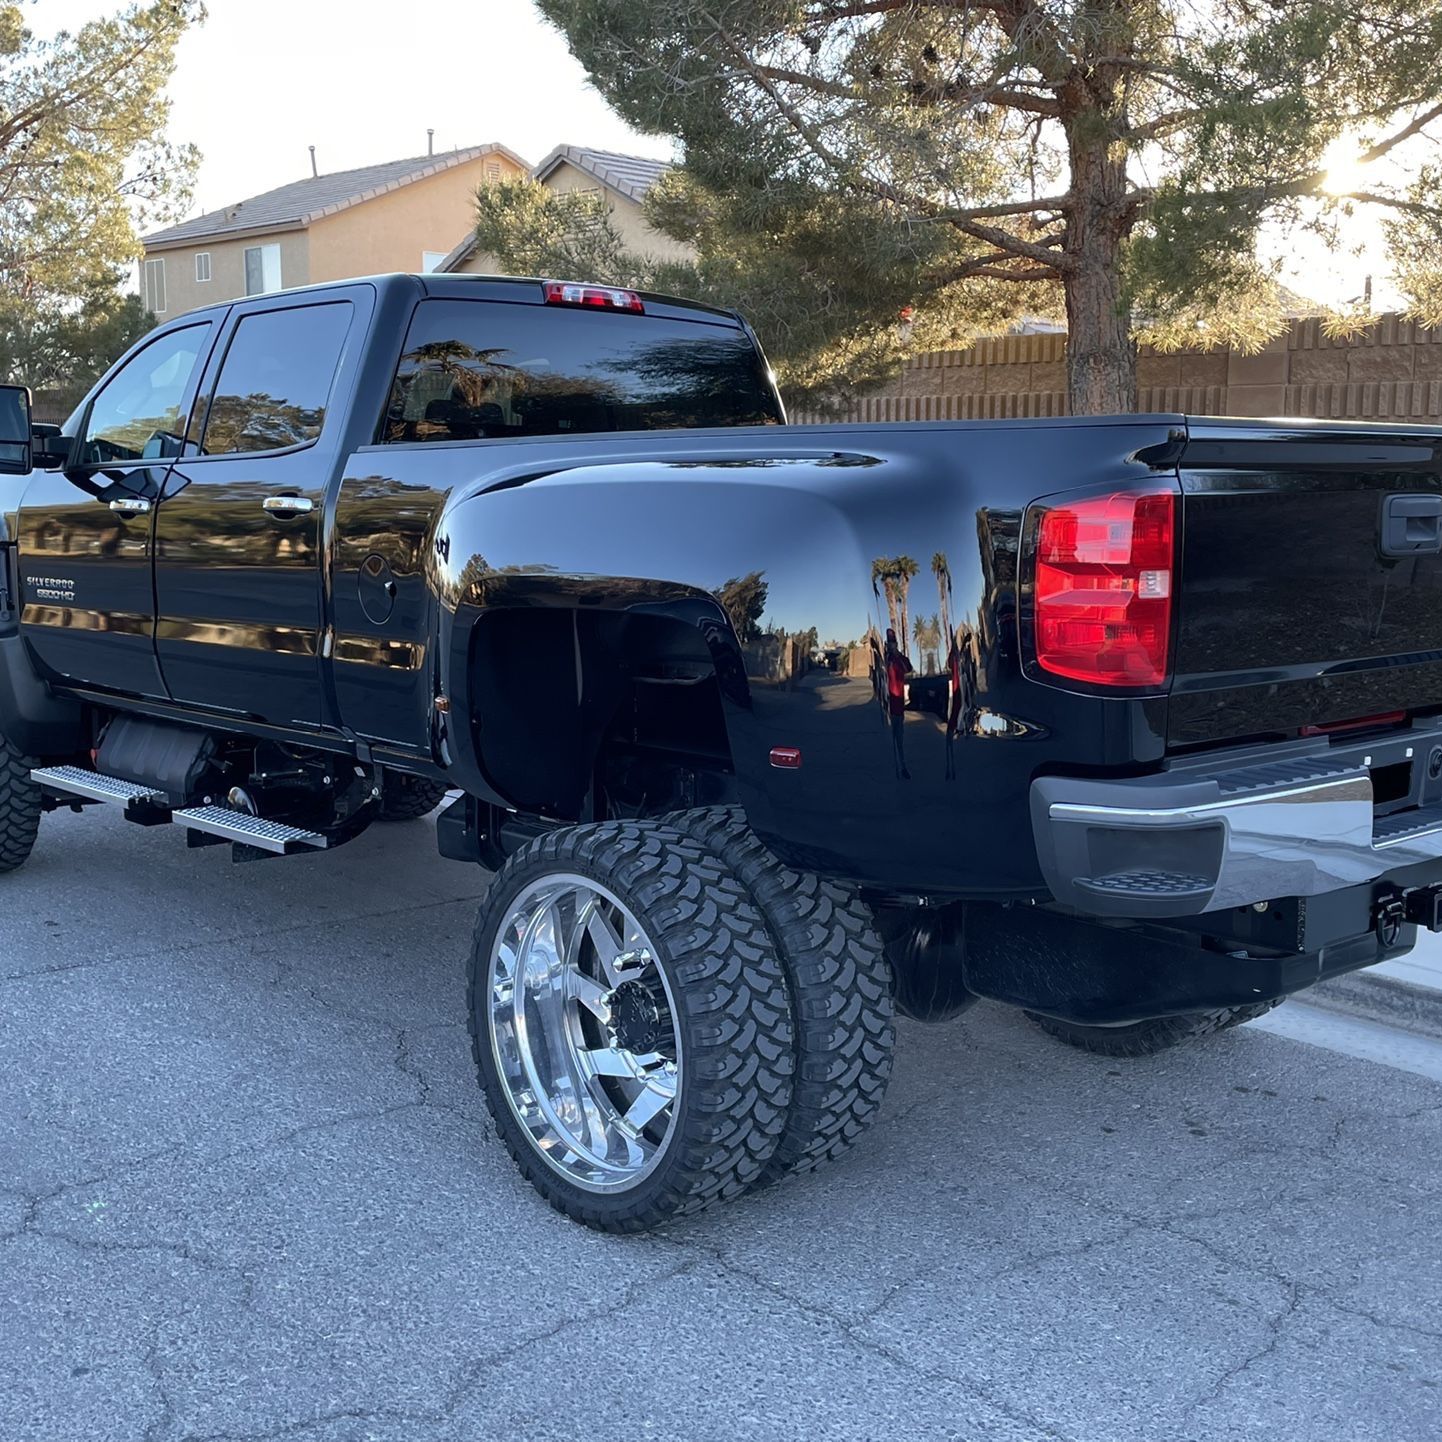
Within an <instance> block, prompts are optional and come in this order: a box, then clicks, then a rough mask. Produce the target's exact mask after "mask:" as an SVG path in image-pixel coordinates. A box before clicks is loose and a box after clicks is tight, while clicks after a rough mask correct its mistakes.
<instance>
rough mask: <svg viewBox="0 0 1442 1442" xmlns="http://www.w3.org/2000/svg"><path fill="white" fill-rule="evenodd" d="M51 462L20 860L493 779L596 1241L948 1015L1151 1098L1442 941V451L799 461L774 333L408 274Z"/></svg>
mask: <svg viewBox="0 0 1442 1442" xmlns="http://www.w3.org/2000/svg"><path fill="white" fill-rule="evenodd" d="M0 469H3V472H4V477H5V478H0V577H3V582H0V869H10V868H13V867H16V866H19V865H20V864H21V863H22V862H23V861H24V860H25V858H26V856H27V855H28V854H29V851H30V848H31V845H32V844H33V842H34V839H35V835H36V828H37V824H38V822H39V820H40V818H41V814H42V813H43V812H44V811H46V810H49V809H53V808H55V807H58V806H67V805H68V806H72V807H85V806H88V805H91V804H93V803H96V802H101V801H105V802H110V803H112V804H114V805H116V806H119V807H121V808H122V809H123V811H124V813H125V815H126V816H127V817H129V818H131V819H132V820H135V821H137V822H141V823H145V824H154V823H158V822H160V823H163V822H171V823H174V824H175V825H176V827H177V830H178V831H179V832H181V833H183V834H184V836H185V837H186V839H187V841H189V842H190V843H191V844H194V845H207V844H216V843H227V842H228V843H230V844H231V846H232V851H233V855H234V856H235V857H236V859H239V860H250V859H256V858H261V857H266V856H271V855H286V854H290V853H295V852H312V851H318V850H325V849H328V848H330V847H334V846H337V845H339V844H341V843H343V842H345V841H347V840H349V839H351V838H352V837H354V836H355V835H357V834H358V833H359V832H360V831H361V830H362V829H364V828H365V827H366V826H368V825H369V824H370V823H371V822H372V821H386V820H396V819H401V818H406V817H415V816H419V815H422V814H424V813H425V812H426V811H428V810H429V809H431V808H433V807H435V806H437V805H439V803H440V802H441V800H442V799H443V797H444V795H445V793H446V792H447V791H448V790H455V791H458V792H459V793H460V795H459V797H458V798H457V799H455V800H453V801H451V803H450V804H449V805H448V806H447V807H446V809H445V811H444V812H443V814H442V815H441V816H440V817H439V819H438V823H437V834H438V836H439V839H440V848H441V851H442V852H443V853H444V854H445V855H446V856H450V857H454V858H457V859H461V860H468V861H473V862H480V863H484V864H485V865H486V866H488V867H491V868H493V869H495V871H496V875H495V878H494V880H493V881H492V883H491V886H490V890H489V893H488V896H487V898H486V901H485V903H484V905H483V907H482V909H481V914H480V919H479V921H478V923H477V927H476V932H475V943H474V950H473V953H472V956H471V959H470V990H469V996H470V1013H471V1028H472V1035H473V1039H474V1053H475V1060H476V1064H477V1067H478V1069H479V1073H480V1081H481V1085H482V1087H483V1088H484V1090H485V1094H486V1098H487V1100H488V1102H489V1105H490V1108H491V1111H492V1113H493V1114H494V1116H495V1120H496V1125H497V1129H498V1131H499V1134H500V1136H501V1138H502V1139H503V1140H504V1142H505V1143H506V1145H507V1147H508V1148H509V1149H510V1151H511V1153H512V1155H513V1156H514V1158H515V1160H516V1162H517V1164H518V1165H519V1167H520V1169H521V1170H522V1172H524V1174H525V1175H526V1176H527V1177H528V1178H529V1179H530V1180H531V1182H532V1183H533V1184H534V1185H535V1187H536V1188H537V1189H538V1190H539V1191H540V1192H541V1193H543V1194H544V1195H545V1196H546V1197H547V1198H548V1199H549V1200H550V1201H551V1202H552V1204H553V1205H555V1206H556V1207H558V1208H559V1209H560V1210H561V1211H563V1212H565V1213H566V1214H567V1215H569V1216H571V1217H574V1218H576V1219H578V1220H580V1221H582V1222H585V1223H587V1224H589V1225H591V1226H595V1227H602V1228H608V1229H612V1230H635V1229H640V1228H644V1227H648V1226H652V1225H655V1224H658V1223H661V1222H664V1221H666V1220H667V1219H668V1218H671V1217H674V1216H676V1215H678V1214H680V1213H683V1212H687V1211H690V1210H693V1209H695V1208H697V1207H699V1206H701V1205H703V1204H705V1203H707V1202H709V1201H712V1200H715V1199H718V1198H725V1197H731V1196H735V1195H736V1194H738V1193H740V1192H741V1191H743V1190H745V1189H746V1188H748V1187H751V1186H753V1185H756V1184H760V1183H766V1182H768V1181H771V1180H774V1179H776V1178H778V1177H781V1176H783V1175H785V1174H786V1173H789V1172H794V1171H799V1170H803V1169H806V1168H809V1167H811V1166H813V1165H815V1164H816V1163H818V1162H820V1161H823V1160H826V1159H828V1158H832V1157H835V1156H837V1155H838V1154H840V1153H841V1152H843V1151H845V1150H846V1149H847V1148H848V1147H849V1146H851V1144H852V1143H853V1142H854V1141H855V1140H856V1138H857V1137H858V1135H859V1134H860V1133H861V1132H862V1131H863V1129H864V1128H865V1127H866V1125H867V1124H868V1123H869V1122H870V1121H871V1120H872V1118H873V1117H874V1115H875V1113H876V1111H877V1109H878V1107H879V1105H880V1103H881V1100H882V1095H883V1093H884V1091H885V1088H886V1082H887V1076H888V1072H889V1069H890V1064H891V1050H892V1040H893V1011H894V1010H899V1011H901V1012H902V1013H904V1014H907V1015H910V1016H914V1017H920V1018H924V1019H930V1020H939V1019H941V1018H944V1017H947V1016H950V1015H953V1014H955V1013H957V1012H959V1011H961V1010H962V1009H963V1008H964V1007H966V1006H967V1005H968V1004H969V1003H970V1002H972V1001H973V1000H975V999H976V998H977V997H988V998H992V999H994V1000H998V1001H1002V1002H1007V1003H1010V1004H1011V1005H1014V1006H1018V1007H1022V1008H1024V1009H1025V1010H1026V1011H1027V1012H1028V1013H1029V1014H1030V1015H1031V1016H1032V1017H1033V1018H1034V1019H1035V1020H1036V1021H1037V1023H1038V1024H1039V1025H1040V1026H1042V1027H1043V1028H1045V1029H1046V1030H1047V1031H1048V1032H1051V1033H1053V1034H1054V1035H1055V1036H1058V1037H1060V1038H1061V1039H1063V1040H1064V1041H1067V1042H1070V1043H1072V1044H1073V1045H1076V1046H1080V1047H1085V1048H1088V1049H1090V1050H1093V1051H1097V1052H1101V1053H1104V1054H1105V1055H1108V1056H1120V1055H1128V1056H1129V1055H1140V1054H1143V1053H1148V1052H1153V1051H1156V1050H1157V1049H1159V1048H1161V1047H1165V1046H1169V1045H1171V1044H1173V1043H1175V1042H1178V1041H1181V1040H1184V1039H1186V1038H1191V1037H1199V1036H1202V1035H1205V1034H1206V1033H1209V1032H1214V1031H1218V1030H1220V1029H1221V1028H1223V1027H1227V1026H1231V1025H1233V1024H1235V1023H1237V1022H1241V1021H1246V1020H1248V1019H1249V1018H1252V1017H1255V1016H1257V1015H1259V1014H1260V1013H1262V1012H1264V1011H1266V1010H1268V1009H1269V1008H1270V1007H1272V1006H1274V1005H1276V1004H1277V1002H1278V1001H1279V1000H1281V999H1282V998H1283V997H1285V996H1287V995H1288V994H1290V993H1292V992H1295V991H1297V990H1299V989H1300V988H1302V987H1305V986H1307V985H1309V984H1310V983H1312V982H1315V981H1317V980H1318V979H1319V978H1321V977H1325V976H1329V975H1332V974H1335V973H1339V972H1344V971H1348V970H1351V969H1354V968H1357V967H1362V966H1367V965H1370V964H1372V963H1374V962H1376V961H1378V960H1379V959H1381V958H1383V957H1388V956H1395V955H1397V954H1399V953H1401V952H1404V951H1406V950H1407V949H1408V948H1409V947H1410V946H1411V945H1412V944H1413V942H1414V940H1415V937H1416V933H1417V928H1418V926H1419V925H1422V926H1427V927H1430V928H1432V929H1434V930H1435V929H1437V928H1438V927H1439V913H1442V431H1439V430H1431V429H1424V428H1421V427H1402V426H1397V427H1393V426H1362V425H1352V424H1341V423H1337V424H1326V423H1323V424H1306V423H1302V422H1291V421H1287V422H1283V421H1276V422H1268V421H1229V420H1195V419H1187V418H1184V417H1181V416H1118V417H1105V418H1085V419H1080V418H1079V419H1071V420H1065V419H1063V420H1027V421H1015V422H991V423H981V424H971V423H966V424H960V423H940V424H926V425H877V426H797V427H791V426H787V425H785V424H784V416H783V412H782V408H781V403H780V401H779V399H778V397H777V394H776V391H775V387H774V385H773V382H772V380H771V378H770V375H769V372H768V371H767V368H766V364H765V361H764V360H763V358H762V356H761V354H760V351H759V350H758V348H757V345H756V342H755V338H754V337H753V335H752V334H751V332H750V330H749V329H748V328H747V326H746V325H745V323H744V322H743V321H742V320H741V319H740V318H739V317H737V316H735V315H730V314H723V313H721V312H718V311H714V310H710V309H707V308H705V307H703V306H699V305H693V304H689V303H687V302H685V301H680V300H675V299H671V298H667V297H663V296H653V295H637V294H635V293H633V292H630V291H618V290H612V289H608V288H604V287H596V286H583V285H576V284H569V283H558V282H542V281H529V280H515V279H488V278H480V277H458V276H434V275H427V276H423V277H422V276H388V277H382V278H378V279H374V280H365V281H355V282H348V283H345V284H340V285H328V286H320V287H312V288H309V289H304V290H297V291H289V292H284V293H281V294H275V295H267V296H257V297H253V298H250V299H247V300H242V301H236V302H234V303H233V304H227V305H220V306H216V307H214V308H211V309H207V310H201V311H196V312H193V313H192V314H189V315H185V316H182V317H179V318H178V319H176V320H173V321H170V322H168V323H166V324H165V325H163V326H161V327H160V328H158V329H157V330H155V331H154V332H152V333H151V334H150V335H149V336H147V337H146V338H145V339H144V340H142V341H141V342H140V343H138V344H137V345H136V346H135V347H134V348H133V349H132V350H131V351H130V352H129V353H128V354H127V355H125V356H124V357H122V359H121V360H120V361H118V362H117V363H116V365H115V366H114V367H113V368H112V369H111V371H110V372H109V374H108V375H106V376H105V377H104V379H102V380H101V381H100V382H99V383H98V384H97V385H96V386H95V388H94V390H93V391H92V392H91V394H90V395H89V396H88V397H87V398H86V399H85V401H84V402H83V403H82V404H81V405H80V407H79V408H78V409H77V410H76V411H75V413H74V415H73V416H71V417H70V419H69V420H68V421H67V422H66V424H65V425H64V426H63V427H62V428H61V431H60V434H59V435H58V436H56V435H54V434H52V433H50V432H49V431H46V430H45V429H44V428H41V429H39V430H36V431H32V429H31V427H30V425H29V415H28V396H27V393H26V392H25V391H23V390H20V389H10V390H8V391H6V392H4V393H3V396H0ZM927 615H930V619H929V620H925V619H924V620H922V621H921V622H920V624H917V625H914V626H913V625H912V624H911V623H912V620H913V618H917V617H925V616H927ZM763 622H764V629H763V625H762V624H761V623H763ZM819 647H826V648H830V649H832V650H837V656H836V660H835V664H834V665H832V666H828V667H825V668H822V667H816V668H810V667H808V665H807V660H808V658H810V657H811V656H812V655H813V654H815V652H816V650H817V649H818V648H819ZM838 648H844V651H845V654H844V655H843V654H841V651H840V649H838Z"/></svg>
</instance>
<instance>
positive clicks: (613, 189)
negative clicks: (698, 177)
mask: <svg viewBox="0 0 1442 1442" xmlns="http://www.w3.org/2000/svg"><path fill="white" fill-rule="evenodd" d="M669 168H670V167H669V166H668V165H667V164H666V162H665V161H664V160H649V159H647V158H646V157H645V156H641V155H615V154H612V153H611V152H610V151H605V150H590V149H588V148H586V147H585V146H581V145H558V146H557V147H556V148H555V149H554V150H553V151H552V152H551V153H550V154H549V155H548V156H547V157H546V158H545V159H544V160H543V161H542V162H541V163H540V164H539V165H538V166H536V168H535V169H534V170H533V171H532V172H531V178H532V179H533V180H537V181H539V182H540V183H541V184H542V185H544V186H545V187H546V189H547V190H555V191H572V190H587V191H593V192H596V193H598V194H600V195H603V196H604V197H605V198H606V202H607V205H608V206H609V207H610V211H611V221H612V224H613V225H614V226H615V227H616V231H617V234H619V235H620V237H621V239H622V241H623V242H624V243H625V246H626V249H627V250H629V251H632V252H634V253H636V254H639V255H649V256H654V257H655V258H656V259H658V260H689V259H690V258H691V256H692V251H691V248H690V247H689V246H686V245H682V244H680V243H679V242H677V241H674V240H672V239H671V237H670V236H668V235H662V234H661V233H660V232H659V231H657V230H653V229H652V228H651V226H650V225H648V224H647V222H646V216H645V212H644V211H643V210H642V208H641V207H642V202H643V201H644V200H645V199H646V192H647V191H648V190H650V189H651V187H652V186H653V185H655V183H656V182H657V181H658V180H660V178H661V177H662V176H663V175H664V174H665V173H666V171H667V170H668V169H669ZM474 219H475V218H474V216H471V217H468V220H469V221H470V223H471V225H474ZM498 268H499V266H498V263H497V261H496V258H495V257H494V256H491V255H486V254H485V253H484V252H483V251H481V250H480V249H479V248H478V246H477V245H476V238H475V235H474V234H468V235H467V236H466V237H465V239H464V240H462V241H461V242H460V243H459V244H458V245H457V246H456V247H455V249H454V250H452V251H451V252H450V254H449V255H447V256H446V257H445V259H444V260H442V261H441V263H440V264H439V265H437V266H436V269H437V270H443V271H451V272H455V273H462V274H467V275H494V274H495V273H496V271H497V269H498ZM582 279H584V277H582Z"/></svg>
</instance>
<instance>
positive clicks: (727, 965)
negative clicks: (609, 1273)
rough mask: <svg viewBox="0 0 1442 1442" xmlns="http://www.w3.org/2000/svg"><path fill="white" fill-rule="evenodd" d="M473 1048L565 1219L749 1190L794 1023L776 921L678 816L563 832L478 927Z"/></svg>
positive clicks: (526, 1166)
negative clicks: (674, 821)
mask: <svg viewBox="0 0 1442 1442" xmlns="http://www.w3.org/2000/svg"><path fill="white" fill-rule="evenodd" d="M468 1001H469V1011H470V1021H471V1039H472V1051H473V1055H474V1057H475V1062H476V1068H477V1071H478V1073H479V1076H480V1082H481V1087H482V1089H483V1091H484V1093H485V1097H486V1104H487V1106H488V1108H489V1109H490V1113H491V1116H492V1118H493V1119H494V1120H495V1124H496V1130H497V1133H498V1134H499V1136H500V1138H501V1140H502V1142H503V1143H504V1144H505V1146H506V1148H507V1150H508V1151H509V1152H510V1153H511V1156H512V1158H513V1159H514V1160H515V1162H516V1165H517V1166H518V1167H519V1168H520V1171H521V1173H522V1175H523V1176H524V1177H525V1178H526V1179H527V1180H528V1181H529V1182H530V1183H531V1185H532V1186H533V1187H535V1189H536V1190H537V1191H538V1192H540V1193H541V1195H542V1196H543V1197H545V1198H546V1200H547V1201H549V1202H550V1204H551V1205H552V1206H553V1207H555V1208H556V1210H557V1211H559V1212H562V1213H563V1214H565V1215H566V1216H568V1217H570V1218H572V1219H573V1220H575V1221H578V1222H582V1223H584V1224H585V1225H586V1226H589V1227H594V1228H597V1229H598V1230H602V1231H612V1232H637V1231H643V1230H646V1229H649V1228H652V1227H656V1226H659V1225H661V1224H663V1223H665V1222H668V1221H671V1220H672V1219H673V1218H675V1217H679V1216H682V1215H685V1214H686V1213H689V1212H694V1211H697V1210H699V1209H700V1208H702V1207H704V1206H706V1205H708V1204H709V1203H711V1202H714V1201H719V1200H723V1199H726V1198H729V1197H734V1196H738V1195H739V1194H740V1193H741V1192H743V1191H745V1190H746V1188H747V1187H749V1186H750V1185H751V1184H752V1183H753V1182H755V1181H756V1180H757V1179H758V1177H760V1176H761V1175H762V1173H763V1171H764V1170H765V1168H766V1165H767V1163H768V1162H769V1161H770V1159H771V1157H772V1155H773V1153H774V1152H775V1150H776V1147H777V1144H778V1142H779V1141H780V1140H781V1137H782V1134H783V1132H784V1130H785V1127H786V1119H787V1115H788V1109H789V1106H790V1103H791V1092H792V1069H793V1047H794V1034H793V1027H792V1018H791V1008H790V1001H789V997H788V993H787V987H786V979H785V975H784V973H783V971H782V966H781V962H780V959H779V958H778V956H777V954H776V949H775V947H774V945H773V943H772V940H771V937H770V934H769V933H768V931H767V928H766V924H765V922H764V920H763V919H762V916H761V914H760V912H759V911H758V910H757V908H756V906H755V904H754V902H753V901H752V899H751V897H750V896H749V894H748V893H747V891H746V888H745V887H744V886H743V885H742V883H741V882H740V880H739V879H738V878H737V877H736V875H735V874H734V872H733V871H732V870H731V868H730V867H728V866H727V865H726V863H725V862H724V861H722V860H721V859H719V858H718V857H716V856H714V855H712V854H711V853H709V852H708V851H706V850H705V849H703V848H702V847H700V846H698V845H697V844H696V843H695V842H693V841H691V840H689V839H687V838H686V837H684V836H683V835H681V834H680V833H679V832H676V831H672V830H670V829H668V828H665V827H661V826H656V825H650V824H644V823H637V822H608V823H604V824H601V825H594V826H577V827H569V828H565V829H562V830H557V831H555V832H552V833H551V834H549V835H546V836H543V837H540V838H538V839H537V840H535V841H532V842H530V843H529V844H528V845H526V846H524V847H523V848H522V849H521V850H520V851H518V852H516V854H515V855H514V856H512V857H511V858H510V859H509V860H508V861H507V862H506V864H505V865H504V866H503V867H502V868H501V870H500V871H499V872H498V873H497V874H496V877H495V879H494V881H493V882H492V883H491V888H490V891H489V893H488V894H487V896H486V900H485V902H484V904H483V906H482V908H481V913H480V917H479V919H478V921H477V924H476V932H475V941H474V946H473V948H472V953H471V963H470V974H469V985H468Z"/></svg>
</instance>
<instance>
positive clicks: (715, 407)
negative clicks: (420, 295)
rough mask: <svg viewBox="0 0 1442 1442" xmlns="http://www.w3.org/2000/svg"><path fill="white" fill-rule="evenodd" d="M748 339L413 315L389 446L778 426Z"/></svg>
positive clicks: (469, 310) (475, 315)
mask: <svg viewBox="0 0 1442 1442" xmlns="http://www.w3.org/2000/svg"><path fill="white" fill-rule="evenodd" d="M780 421H781V410H780V406H779V404H778V402H777V399H776V394H775V391H774V389H773V387H772V385H771V380H770V377H769V375H768V374H767V371H766V367H765V365H764V364H763V362H762V360H761V357H760V355H759V354H758V353H757V350H756V348H755V346H754V345H753V344H752V343H751V339H750V337H749V336H748V335H747V334H746V332H745V331H743V330H742V329H740V327H738V326H735V325H731V324H709V323H707V322H704V321H681V320H670V319H666V318H663V317H660V316H640V315H630V314H621V313H616V312H610V311H603V310H580V309H574V310H573V309H566V308H562V307H559V306H536V305H512V304H508V303H505V302H496V301H465V300H460V301H452V300H428V301H423V302H422V303H421V304H420V305H419V306H418V307H417V308H416V315H415V319H414V320H413V322H412V323H411V328H410V333H409V334H408V335H407V337H406V349H405V354H404V355H403V356H402V357H401V363H400V366H399V368H398V370H397V372H396V377H395V383H394V385H393V386H392V388H391V397H390V404H389V406H388V408H387V411H386V417H385V422H384V426H383V434H382V439H383V440H385V441H388V442H412V441H456V440H483V439H492V438H501V437H507V436H553V435H568V434H582V433H587V432H596V431H633V430H656V429H670V428H675V427H687V426H745V425H767V424H779V423H780Z"/></svg>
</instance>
